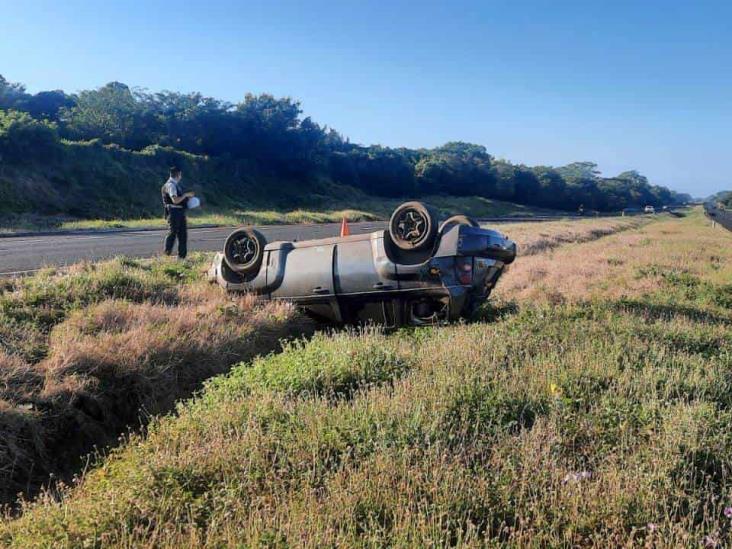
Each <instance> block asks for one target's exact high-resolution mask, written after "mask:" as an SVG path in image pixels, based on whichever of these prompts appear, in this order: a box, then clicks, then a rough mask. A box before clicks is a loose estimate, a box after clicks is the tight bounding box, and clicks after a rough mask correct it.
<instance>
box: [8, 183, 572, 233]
mask: <svg viewBox="0 0 732 549" xmlns="http://www.w3.org/2000/svg"><path fill="white" fill-rule="evenodd" d="M350 194H351V196H348V197H345V198H344V199H342V200H334V199H328V200H324V201H321V202H320V203H319V204H318V206H317V207H311V208H303V209H295V210H287V209H280V210H277V209H270V210H267V209H257V208H251V209H223V210H221V209H217V210H216V211H214V212H211V211H207V209H206V208H203V209H201V210H193V211H191V212H190V213H189V218H188V223H189V225H190V226H194V227H195V226H202V225H222V226H229V225H231V226H235V225H249V224H251V225H275V224H282V223H334V222H340V221H341V220H342V219H343V217H344V216H345V217H346V218H347V219H348V220H349V221H373V220H377V219H388V218H389V216H390V215H391V213H392V211H393V210H394V209H395V208H396V207H397V206H398V205H399V204H401V203H402V202H404V200H401V199H391V200H390V199H383V198H378V199H377V198H373V197H369V196H367V195H363V194H361V193H356V192H355V191H351V192H350ZM420 200H422V201H424V202H427V203H428V204H431V205H433V206H435V207H436V208H437V209H438V210H439V211H440V214H441V216H443V217H447V216H449V215H453V214H455V213H457V212H460V213H464V214H467V215H472V216H474V217H494V216H534V215H547V214H548V215H557V214H560V215H561V214H562V213H566V212H557V211H554V210H546V209H542V208H534V207H531V206H523V205H520V204H513V203H511V202H502V201H500V200H490V199H488V198H481V197H478V196H471V197H451V196H427V197H422V198H421V199H420ZM166 226H167V225H166V222H165V220H164V219H163V218H162V216H160V217H151V218H140V219H84V220H79V219H69V218H63V217H59V218H49V217H39V216H13V217H7V219H5V220H4V221H3V220H2V219H0V233H2V232H5V233H12V232H20V231H34V230H38V231H40V230H44V231H46V230H79V229H81V230H84V229H119V228H163V227H166Z"/></svg>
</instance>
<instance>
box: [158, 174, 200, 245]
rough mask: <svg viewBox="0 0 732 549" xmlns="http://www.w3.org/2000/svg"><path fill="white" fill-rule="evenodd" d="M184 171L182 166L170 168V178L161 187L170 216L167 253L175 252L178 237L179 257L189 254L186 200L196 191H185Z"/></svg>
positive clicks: (166, 239)
mask: <svg viewBox="0 0 732 549" xmlns="http://www.w3.org/2000/svg"><path fill="white" fill-rule="evenodd" d="M182 178H183V173H182V172H181V171H180V168H178V167H176V166H173V167H172V168H170V178H168V181H167V182H166V183H165V185H163V188H162V189H161V192H162V195H163V204H164V205H165V215H166V217H167V218H168V227H169V228H170V230H169V231H168V236H167V237H165V255H170V254H171V253H173V246H174V245H175V240H176V238H177V239H178V257H179V258H180V259H184V258H185V257H186V255H187V254H188V224H187V222H186V201H187V200H188V199H189V198H192V197H193V196H194V193H192V192H188V193H184V192H183V189H182V188H181V186H180V181H181V179H182Z"/></svg>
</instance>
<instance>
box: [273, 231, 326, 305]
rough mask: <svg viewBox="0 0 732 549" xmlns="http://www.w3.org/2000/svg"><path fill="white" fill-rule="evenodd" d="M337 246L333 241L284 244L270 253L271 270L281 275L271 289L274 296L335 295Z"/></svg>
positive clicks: (310, 296) (305, 297)
mask: <svg viewBox="0 0 732 549" xmlns="http://www.w3.org/2000/svg"><path fill="white" fill-rule="evenodd" d="M334 249H335V245H334V244H332V243H323V244H317V245H312V246H306V247H299V246H291V247H289V248H287V247H282V248H280V250H278V252H279V253H274V252H273V253H271V254H270V263H269V265H268V267H267V268H268V271H269V272H272V273H277V276H279V277H282V282H281V283H279V284H278V285H277V287H276V288H274V289H273V290H272V297H273V298H298V299H312V300H320V299H324V300H327V298H328V297H332V296H334V295H335V290H334V285H333V252H334Z"/></svg>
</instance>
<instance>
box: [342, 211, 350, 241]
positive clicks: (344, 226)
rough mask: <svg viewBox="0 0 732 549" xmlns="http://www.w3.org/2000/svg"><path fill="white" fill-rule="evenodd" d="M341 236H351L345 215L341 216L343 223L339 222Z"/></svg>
mask: <svg viewBox="0 0 732 549" xmlns="http://www.w3.org/2000/svg"><path fill="white" fill-rule="evenodd" d="M341 236H351V229H349V228H348V221H347V220H346V216H345V215H344V216H343V221H341Z"/></svg>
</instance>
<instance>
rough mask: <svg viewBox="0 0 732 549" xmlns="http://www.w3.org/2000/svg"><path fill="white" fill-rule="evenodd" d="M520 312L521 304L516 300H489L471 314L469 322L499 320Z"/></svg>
mask: <svg viewBox="0 0 732 549" xmlns="http://www.w3.org/2000/svg"><path fill="white" fill-rule="evenodd" d="M518 312H519V306H518V303H517V302H516V301H513V300H512V301H499V302H492V301H488V302H486V303H484V304H483V305H481V306H480V307H479V308H478V309H477V310H476V311H475V312H474V313H473V314H472V315H470V317H469V318H468V322H498V321H499V320H503V319H505V318H506V317H509V316H512V315H515V314H517V313H518Z"/></svg>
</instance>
